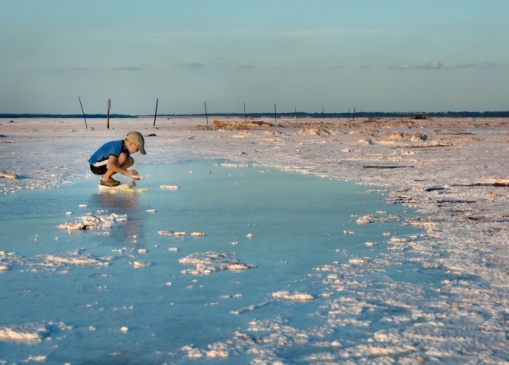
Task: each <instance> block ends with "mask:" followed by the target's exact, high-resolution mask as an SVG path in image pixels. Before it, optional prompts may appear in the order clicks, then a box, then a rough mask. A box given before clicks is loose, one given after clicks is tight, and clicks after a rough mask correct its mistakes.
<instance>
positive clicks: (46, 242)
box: [0, 162, 428, 363]
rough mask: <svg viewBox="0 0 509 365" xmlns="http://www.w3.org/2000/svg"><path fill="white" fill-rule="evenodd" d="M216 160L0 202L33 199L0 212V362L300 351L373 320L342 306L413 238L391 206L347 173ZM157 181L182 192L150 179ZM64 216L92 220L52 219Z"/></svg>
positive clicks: (317, 348) (281, 356)
mask: <svg viewBox="0 0 509 365" xmlns="http://www.w3.org/2000/svg"><path fill="white" fill-rule="evenodd" d="M231 167H232V166H230V165H229V163H228V164H226V165H224V166H221V165H220V164H218V163H215V162H194V163H181V164H175V165H167V166H160V165H159V166H144V167H142V168H143V169H144V170H143V174H144V176H147V178H146V179H144V182H143V183H144V184H145V186H144V187H145V188H147V192H146V193H145V194H141V195H140V194H132V195H129V194H113V195H112V194H103V193H100V192H98V191H97V189H96V187H95V186H94V185H93V184H90V181H84V182H81V183H79V184H75V185H73V186H69V187H62V188H60V189H55V190H45V191H38V192H37V191H30V192H26V193H24V192H18V193H17V194H16V195H12V196H6V197H4V201H6V202H8V201H9V200H13V201H15V200H16V201H21V202H23V201H26V202H28V201H37V202H38V205H39V208H38V209H34V210H33V211H31V210H30V207H27V208H28V214H27V211H26V210H25V209H24V208H23V207H22V206H18V207H17V208H16V209H14V210H13V211H11V212H10V214H9V215H8V214H2V217H8V218H7V221H10V222H15V223H16V224H14V225H11V224H8V225H6V227H8V228H7V229H6V230H4V231H3V232H2V233H1V235H2V236H1V240H2V243H3V247H4V248H5V251H3V252H1V254H0V266H1V267H5V268H6V270H5V271H3V273H2V274H1V275H0V280H1V285H2V288H5V292H4V293H9V294H8V295H4V296H3V297H2V298H1V300H0V306H1V308H2V309H3V310H2V311H0V334H1V337H0V348H1V349H5V351H6V352H4V351H2V353H8V354H9V355H2V356H3V357H2V356H0V359H1V360H4V361H7V362H16V361H18V362H19V361H24V360H27V359H28V358H29V356H41V358H44V359H45V361H46V362H47V363H52V362H55V361H57V359H62V361H67V362H69V363H75V362H78V363H79V362H83V361H94V362H99V363H108V362H111V361H124V360H125V362H129V361H131V362H132V361H135V360H136V359H140V358H143V359H144V360H146V361H147V363H151V362H152V363H161V362H175V361H176V362H178V363H187V362H191V361H193V360H192V359H197V358H200V359H202V360H212V359H215V358H221V359H223V361H227V362H229V363H239V362H240V363H244V362H249V361H254V360H256V359H258V360H260V361H269V360H271V359H274V361H276V360H277V361H282V362H285V361H290V359H292V360H291V361H294V360H296V359H300V361H307V360H306V359H308V358H312V357H313V356H318V355H316V354H315V353H316V352H319V353H322V352H324V351H325V349H327V348H334V349H340V348H341V346H340V344H341V345H343V346H344V343H345V342H346V343H348V341H347V340H345V339H343V335H341V336H339V337H341V338H339V337H338V336H337V335H334V333H337V332H339V333H341V331H342V328H344V326H354V327H356V328H358V329H357V330H360V331H361V332H362V329H364V330H365V329H366V323H368V322H375V323H377V319H370V320H368V319H366V318H362V317H363V316H362V313H363V310H362V309H355V308H354V307H358V308H362V306H365V305H367V304H365V303H366V301H367V302H369V299H367V298H364V297H363V296H364V295H368V294H367V293H366V294H363V295H362V296H359V294H358V293H359V291H360V290H361V289H362V287H363V286H364V285H361V283H362V282H363V281H364V280H366V278H365V277H366V276H367V277H369V278H372V279H375V278H376V280H377V281H380V278H383V277H384V275H385V274H384V271H385V270H387V267H386V266H387V265H390V264H389V263H388V262H387V261H386V260H385V259H384V258H383V257H384V252H387V251H386V248H387V247H388V246H390V245H391V243H390V242H389V241H390V239H391V237H396V235H397V237H414V238H417V235H418V234H420V233H419V232H420V231H419V230H416V229H415V228H414V227H412V226H410V225H405V224H404V222H405V219H406V218H405V217H406V214H405V213H404V212H403V211H402V210H401V207H400V206H395V205H393V206H387V205H386V204H385V203H384V202H383V199H382V198H381V197H380V196H378V195H376V194H370V193H367V192H366V191H365V189H364V188H362V187H360V186H357V185H354V184H344V183H338V182H334V181H330V180H325V179H319V178H315V177H311V176H302V175H298V174H290V173H282V172H278V171H276V170H272V169H259V168H256V167H246V166H236V168H235V169H232V168H231ZM142 168H141V167H140V170H141V169H142ZM189 171H192V172H193V173H192V174H190V173H189ZM210 172H213V173H210ZM148 176H150V177H148ZM168 180H171V181H172V182H175V183H178V185H179V186H181V187H182V188H181V189H179V190H178V191H175V192H168V191H165V189H160V186H161V185H162V182H165V181H168ZM25 194H26V195H27V196H29V197H30V198H31V199H30V200H28V197H27V196H25ZM56 197H58V199H56ZM7 205H9V204H6V205H3V206H2V207H6V206H7ZM41 207H44V208H41ZM2 209H4V208H2ZM149 210H153V212H149ZM72 211H75V213H70V212H72ZM89 212H92V213H89ZM9 217H10V218H9ZM359 217H369V219H366V223H364V224H359V223H358V222H357V220H358V219H359ZM14 218H15V219H14ZM73 222H77V223H79V224H80V225H81V224H84V222H85V223H86V224H95V225H97V226H94V228H96V229H90V230H82V229H79V230H68V229H61V228H68V227H66V226H67V224H71V223H73ZM59 226H61V227H60V228H58V227H59ZM90 228H92V227H90ZM344 229H347V230H352V231H355V232H354V233H353V234H351V235H346V236H345V235H344V234H343V230H344ZM387 231H390V232H391V233H392V235H391V236H384V233H383V232H387ZM176 232H191V233H190V234H186V235H176V234H175V233H176ZM203 232H207V234H205V233H203ZM193 233H194V235H193ZM421 233H422V232H421ZM35 236H37V240H34V237H35ZM56 238H58V239H56ZM232 242H236V245H232ZM366 242H377V244H376V245H373V246H371V247H370V246H367V245H365V243H366ZM401 254H402V255H403V254H404V253H401ZM403 260H404V258H403V257H402V261H403ZM329 265H331V266H330V267H329ZM402 265H404V263H402ZM415 267H418V264H415ZM328 270H330V271H331V272H332V271H335V270H341V272H342V273H341V274H340V273H339V272H338V273H335V274H334V273H327V271H328ZM393 270H395V271H396V270H397V268H393ZM333 275H336V277H335V278H334V277H333ZM379 277H380V278H379ZM384 280H389V279H387V278H386V279H384ZM338 281H339V282H338ZM415 281H417V282H418V283H419V284H418V285H419V287H420V286H422V285H425V286H427V285H428V284H427V283H426V282H423V281H422V280H421V279H420V278H419V273H417V274H416V277H415ZM407 285H411V284H407ZM343 286H345V287H346V288H350V289H348V290H351V292H350V294H349V295H348V298H349V299H348V300H350V301H352V302H351V305H353V307H352V310H353V311H352V310H350V311H346V312H345V313H346V314H347V315H346V317H341V316H340V314H339V313H342V310H340V308H347V307H345V305H346V304H347V303H350V302H348V300H346V299H347V298H343V299H341V298H342V297H343V293H342V291H345V290H347V289H346V288H343ZM381 287H382V286H380V288H381ZM341 288H343V289H341ZM345 300H346V301H345ZM369 307H370V308H374V307H375V306H374V305H373V304H369ZM354 309H355V310H354ZM338 310H339V312H338ZM379 311H380V310H379ZM336 312H337V314H336ZM349 312H351V313H350V314H348V313H349ZM60 322H62V323H65V326H64V325H62V326H64V327H65V330H62V329H61V328H60V327H61V326H60V327H58V326H54V325H52V324H51V323H60ZM382 327H383V326H382ZM345 335H346V334H345ZM78 338H79V341H78ZM247 339H251V340H249V341H247ZM259 339H261V340H259ZM20 342H21V343H26V344H28V343H30V347H26V345H21V346H20ZM303 344H304V345H306V346H307V347H308V350H306V351H304V350H302V349H300V346H301V345H303ZM391 351H393V353H395V354H399V353H400V352H398V350H396V349H392V350H391ZM112 353H115V355H112ZM313 354H315V355H313ZM388 356H389V355H388ZM99 359H100V360H99ZM122 359H123V360H122Z"/></svg>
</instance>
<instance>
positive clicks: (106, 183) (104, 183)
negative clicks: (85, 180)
mask: <svg viewBox="0 0 509 365" xmlns="http://www.w3.org/2000/svg"><path fill="white" fill-rule="evenodd" d="M100 184H101V185H102V186H118V185H120V182H118V181H117V180H115V179H113V178H111V177H110V178H109V179H108V180H106V181H105V180H103V179H101V183H100Z"/></svg>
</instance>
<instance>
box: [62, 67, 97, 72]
mask: <svg viewBox="0 0 509 365" xmlns="http://www.w3.org/2000/svg"><path fill="white" fill-rule="evenodd" d="M57 71H58V72H88V71H90V70H89V69H88V68H87V67H65V68H59V69H58V70H57Z"/></svg>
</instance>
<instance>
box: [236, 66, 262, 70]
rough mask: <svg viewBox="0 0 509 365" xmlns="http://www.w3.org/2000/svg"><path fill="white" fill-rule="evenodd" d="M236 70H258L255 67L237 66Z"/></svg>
mask: <svg viewBox="0 0 509 365" xmlns="http://www.w3.org/2000/svg"><path fill="white" fill-rule="evenodd" d="M238 68H239V69H240V70H254V69H255V68H258V66H256V65H239V66H238Z"/></svg>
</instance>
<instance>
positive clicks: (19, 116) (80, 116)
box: [0, 113, 138, 119]
mask: <svg viewBox="0 0 509 365" xmlns="http://www.w3.org/2000/svg"><path fill="white" fill-rule="evenodd" d="M85 117H86V118H90V119H94V118H104V119H106V114H85ZM137 117H138V116H137V115H127V114H110V118H137ZM0 118H83V114H14V113H6V114H0Z"/></svg>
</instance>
